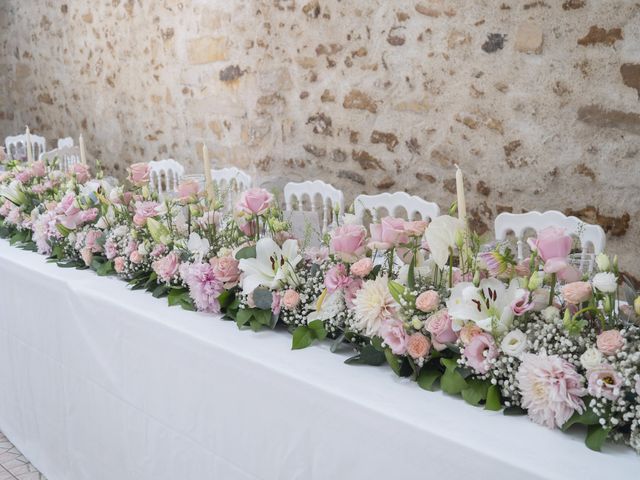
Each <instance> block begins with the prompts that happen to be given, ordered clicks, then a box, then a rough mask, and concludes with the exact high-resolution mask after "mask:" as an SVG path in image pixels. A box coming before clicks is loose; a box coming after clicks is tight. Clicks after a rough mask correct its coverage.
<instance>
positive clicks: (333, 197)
mask: <svg viewBox="0 0 640 480" xmlns="http://www.w3.org/2000/svg"><path fill="white" fill-rule="evenodd" d="M305 197H306V198H307V199H308V205H309V209H310V210H311V211H312V212H316V209H317V205H316V198H317V197H320V198H321V200H322V206H321V212H320V213H321V216H322V233H325V232H326V231H327V228H328V226H329V225H330V224H331V223H332V222H333V221H334V220H336V219H337V218H340V217H341V216H342V215H343V214H344V194H343V193H342V190H338V189H337V188H335V187H334V186H333V185H329V184H328V183H325V182H323V181H322V180H313V181H311V180H307V181H306V182H299V183H297V182H289V183H287V184H286V185H285V186H284V201H285V205H286V209H287V210H290V211H293V210H296V208H295V207H296V206H297V207H298V208H297V210H299V211H303V210H304V206H305V202H304V200H305ZM334 209H337V210H338V212H337V213H336V214H335V215H334Z"/></svg>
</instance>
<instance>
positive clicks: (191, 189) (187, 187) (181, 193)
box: [178, 179, 200, 201]
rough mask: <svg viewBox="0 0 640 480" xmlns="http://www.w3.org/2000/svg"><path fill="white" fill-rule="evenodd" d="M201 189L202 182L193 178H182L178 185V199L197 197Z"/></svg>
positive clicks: (184, 199)
mask: <svg viewBox="0 0 640 480" xmlns="http://www.w3.org/2000/svg"><path fill="white" fill-rule="evenodd" d="M199 190H200V184H199V183H198V182H197V181H196V180H193V179H187V180H182V181H181V182H180V186H179V187H178V199H180V200H182V201H186V200H189V199H191V198H195V197H196V196H197V195H198V191H199Z"/></svg>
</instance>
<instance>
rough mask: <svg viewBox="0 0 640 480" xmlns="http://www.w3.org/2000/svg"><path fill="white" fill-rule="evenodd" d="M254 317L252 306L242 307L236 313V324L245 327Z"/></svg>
mask: <svg viewBox="0 0 640 480" xmlns="http://www.w3.org/2000/svg"><path fill="white" fill-rule="evenodd" d="M252 318H253V311H252V309H251V308H241V309H240V310H238V314H237V315H236V324H237V325H238V327H244V326H245V325H246V324H247V323H248V322H249V320H251V319H252Z"/></svg>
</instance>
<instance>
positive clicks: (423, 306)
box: [416, 290, 440, 313]
mask: <svg viewBox="0 0 640 480" xmlns="http://www.w3.org/2000/svg"><path fill="white" fill-rule="evenodd" d="M438 305H440V295H438V292H436V291H434V290H427V291H426V292H422V293H421V294H420V295H418V298H416V308H417V309H418V310H420V311H421V312H425V313H428V312H433V311H434V310H435V309H436V308H438Z"/></svg>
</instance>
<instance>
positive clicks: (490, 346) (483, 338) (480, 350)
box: [463, 332, 498, 374]
mask: <svg viewBox="0 0 640 480" xmlns="http://www.w3.org/2000/svg"><path fill="white" fill-rule="evenodd" d="M463 354H464V356H465V358H466V359H467V363H468V364H469V366H470V367H471V368H473V369H474V370H475V371H476V372H478V373H482V374H484V373H487V372H488V371H489V369H490V367H491V364H490V362H491V360H493V359H494V358H496V357H497V356H498V347H497V346H496V342H495V341H494V339H493V336H491V334H489V333H487V332H482V333H478V334H477V335H474V336H473V338H472V339H471V341H470V342H469V344H468V345H467V346H466V347H464V351H463Z"/></svg>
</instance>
